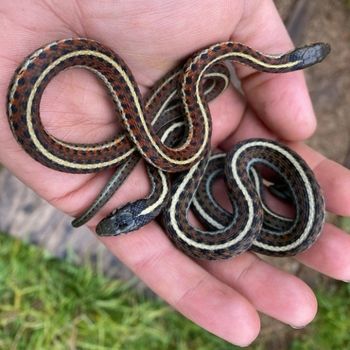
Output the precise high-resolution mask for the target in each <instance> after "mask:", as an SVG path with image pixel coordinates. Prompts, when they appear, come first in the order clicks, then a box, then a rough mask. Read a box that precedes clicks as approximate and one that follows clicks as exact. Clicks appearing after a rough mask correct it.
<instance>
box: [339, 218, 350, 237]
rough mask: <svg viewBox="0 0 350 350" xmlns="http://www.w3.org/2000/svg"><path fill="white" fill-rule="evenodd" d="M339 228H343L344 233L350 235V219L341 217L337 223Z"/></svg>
mask: <svg viewBox="0 0 350 350" xmlns="http://www.w3.org/2000/svg"><path fill="white" fill-rule="evenodd" d="M336 224H337V226H339V227H340V228H342V229H343V230H344V231H346V232H349V233H350V218H347V217H339V218H338V219H337V222H336Z"/></svg>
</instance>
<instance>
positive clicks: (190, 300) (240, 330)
mask: <svg viewBox="0 0 350 350" xmlns="http://www.w3.org/2000/svg"><path fill="white" fill-rule="evenodd" d="M102 241H103V242H104V244H105V245H106V246H107V248H108V249H109V250H111V251H112V252H113V254H115V255H116V256H117V257H118V258H119V259H120V260H121V261H122V262H124V263H125V264H126V265H127V266H129V267H130V268H131V269H132V270H133V271H134V272H135V273H136V274H137V275H138V276H140V278H141V279H142V280H143V281H144V282H145V283H146V284H147V285H148V286H149V287H150V288H151V289H153V290H154V291H155V292H156V293H157V294H158V295H159V296H160V297H162V298H163V299H165V300H166V301H167V302H168V303H169V304H170V305H172V306H173V307H174V308H176V309H177V310H178V311H179V312H181V313H182V314H184V315H185V316H186V317H188V318H189V319H191V320H192V321H193V322H195V323H197V324H199V325H200V326H202V327H203V328H205V329H207V330H208V331H209V332H212V333H214V334H216V335H217V336H219V337H222V338H223V339H225V340H227V341H229V342H231V343H234V344H237V345H240V346H246V345H248V344H249V343H251V342H252V341H253V339H255V337H256V336H257V334H258V332H259V327H260V325H259V316H258V314H257V312H256V310H255V308H254V307H253V306H252V305H251V304H250V302H249V301H248V300H247V299H245V298H244V297H243V296H241V295H240V294H239V293H238V292H237V291H235V290H234V289H232V288H231V287H229V286H227V285H226V284H225V283H223V282H221V281H219V280H218V279H216V278H215V277H213V276H212V275H211V274H209V273H208V272H207V271H205V270H204V269H203V268H202V267H201V266H199V265H198V264H197V263H195V262H194V261H193V260H191V259H190V258H188V257H187V256H185V255H184V254H182V253H181V252H180V251H178V250H176V249H175V248H174V247H173V246H172V244H171V242H170V241H169V240H168V239H167V237H166V236H165V234H164V233H163V232H162V230H161V229H160V228H159V227H158V226H157V225H156V224H154V223H152V224H149V225H147V226H145V227H144V228H142V229H141V230H139V231H138V232H137V233H131V234H128V235H124V236H120V237H117V238H116V237H111V238H104V239H102Z"/></svg>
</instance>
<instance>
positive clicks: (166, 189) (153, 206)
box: [138, 169, 169, 216]
mask: <svg viewBox="0 0 350 350" xmlns="http://www.w3.org/2000/svg"><path fill="white" fill-rule="evenodd" d="M158 174H159V176H160V178H161V179H162V193H161V195H160V196H159V198H158V199H157V201H155V202H154V203H153V204H151V205H150V206H149V207H147V208H145V209H144V210H142V212H141V213H140V214H139V215H138V216H140V215H147V214H149V213H152V212H153V211H154V210H156V209H157V208H158V207H159V206H160V205H162V204H163V202H164V199H165V197H166V196H167V193H168V192H169V187H168V183H167V177H166V175H165V174H164V172H163V171H161V170H159V169H158Z"/></svg>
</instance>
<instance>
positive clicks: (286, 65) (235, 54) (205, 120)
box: [176, 52, 301, 164]
mask: <svg viewBox="0 0 350 350" xmlns="http://www.w3.org/2000/svg"><path fill="white" fill-rule="evenodd" d="M197 57H198V56H197ZM230 57H243V58H246V59H247V60H250V61H251V62H254V63H256V64H258V65H260V66H262V67H266V68H274V69H279V68H289V67H293V66H294V65H297V64H298V63H300V62H301V61H295V62H288V63H283V64H276V65H272V64H267V63H265V62H262V61H259V60H257V59H256V58H254V57H252V56H250V55H247V54H244V53H242V52H230V53H227V54H225V55H221V56H219V57H217V58H215V59H213V60H212V61H210V62H209V63H208V64H207V65H206V66H205V67H204V69H203V70H202V71H201V72H200V74H199V76H198V79H197V81H196V99H197V103H198V105H199V108H200V110H201V114H202V116H203V124H204V142H203V143H202V145H201V147H200V148H199V150H198V152H197V153H195V154H194V155H193V156H192V157H191V158H189V159H187V160H186V161H184V162H186V164H187V163H188V162H192V161H195V160H196V159H197V158H198V157H199V155H200V154H201V153H202V152H203V150H204V148H205V147H206V144H207V140H208V137H209V123H208V116H207V114H206V111H205V108H204V106H203V103H202V100H201V98H200V95H199V83H200V81H201V79H202V76H203V74H204V73H205V72H206V71H207V69H208V68H209V67H210V66H212V65H213V64H215V63H216V62H217V61H222V60H225V59H228V58H230ZM186 77H187V72H186V74H184V79H183V81H184V82H185V80H186ZM183 96H184V106H185V110H186V114H187V115H189V110H188V106H187V104H186V102H185V95H183ZM189 122H190V120H189ZM190 126H191V123H190ZM188 143H189V140H187V141H186V142H185V143H184V144H183V146H182V147H181V148H183V147H185V146H187V144H188ZM176 164H179V163H177V162H176ZM180 164H185V163H180Z"/></svg>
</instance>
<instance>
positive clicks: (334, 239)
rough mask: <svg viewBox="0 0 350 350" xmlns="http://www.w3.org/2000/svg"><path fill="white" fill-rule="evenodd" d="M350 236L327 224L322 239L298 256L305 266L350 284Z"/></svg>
mask: <svg viewBox="0 0 350 350" xmlns="http://www.w3.org/2000/svg"><path fill="white" fill-rule="evenodd" d="M349 249H350V235H349V234H346V233H345V232H344V231H342V230H340V229H339V228H337V227H335V226H334V225H332V224H326V225H325V227H324V229H323V232H322V234H321V236H320V238H319V239H318V240H317V241H316V243H315V244H314V245H313V246H312V247H310V248H309V249H308V250H307V251H305V252H304V253H302V254H299V255H298V260H299V261H300V262H302V263H303V264H305V265H307V266H309V267H311V268H313V269H314V270H317V271H319V272H322V273H323V274H325V275H327V276H330V277H332V278H336V279H339V280H343V281H346V282H350V254H349Z"/></svg>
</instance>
